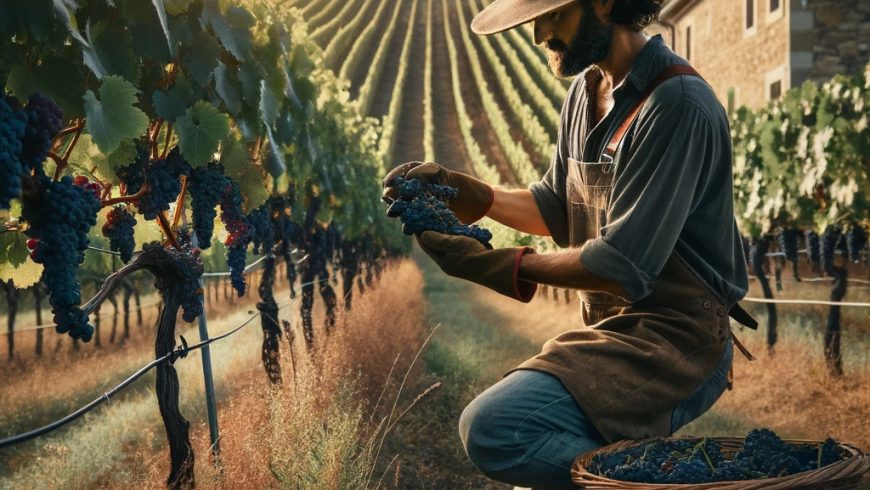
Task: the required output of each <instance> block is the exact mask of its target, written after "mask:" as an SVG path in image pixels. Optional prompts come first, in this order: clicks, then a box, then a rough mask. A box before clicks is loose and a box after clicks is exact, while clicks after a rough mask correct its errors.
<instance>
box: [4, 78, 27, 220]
mask: <svg viewBox="0 0 870 490" xmlns="http://www.w3.org/2000/svg"><path fill="white" fill-rule="evenodd" d="M16 103H17V101H15V100H14V99H13V98H11V97H8V96H4V95H3V94H0V209H9V205H10V201H12V199H14V198H16V197H18V196H19V195H20V194H21V146H22V145H21V139H22V138H23V137H24V132H25V125H24V119H23V118H22V117H21V116H20V115H19V113H18V111H16V110H15V107H14V104H16Z"/></svg>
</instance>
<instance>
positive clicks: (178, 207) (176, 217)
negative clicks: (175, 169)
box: [172, 175, 187, 230]
mask: <svg viewBox="0 0 870 490" xmlns="http://www.w3.org/2000/svg"><path fill="white" fill-rule="evenodd" d="M185 194H187V176H186V175H182V176H181V192H179V193H178V199H176V200H175V214H173V215H172V229H173V230H177V229H178V222H179V221H181V215H183V214H184V196H185Z"/></svg>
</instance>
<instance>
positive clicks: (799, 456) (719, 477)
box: [587, 429, 842, 484]
mask: <svg viewBox="0 0 870 490" xmlns="http://www.w3.org/2000/svg"><path fill="white" fill-rule="evenodd" d="M841 459H842V457H841V455H840V453H839V451H838V449H837V442H836V441H834V440H833V439H830V438H828V439H827V440H825V441H824V443H822V444H820V445H819V446H808V445H801V446H792V445H790V444H787V443H785V442H783V441H782V439H780V438H779V436H777V435H776V433H774V432H773V431H771V430H768V429H754V430H752V431H750V432H749V434H747V436H746V439H745V441H744V444H743V448H742V449H741V450H740V451H738V452H737V453H736V454H735V455H734V457H733V458H731V459H729V458H727V457H726V456H725V454H724V453H723V452H722V446H721V444H719V442H717V441H715V440H711V439H707V438H701V439H696V438H686V439H674V440H656V441H652V442H649V443H647V444H643V445H638V446H634V447H630V448H626V449H622V450H618V451H613V452H609V453H599V454H596V455H595V456H593V457H592V460H591V462H590V464H589V466H588V468H587V470H588V471H589V472H591V473H595V474H598V475H601V476H604V477H607V478H611V479H614V480H622V481H631V482H637V483H660V484H664V483H671V484H699V483H711V482H722V481H740V480H754V479H760V478H776V477H781V476H786V475H791V474H795V473H800V472H803V471H810V470H815V469H818V468H821V467H823V466H827V465H829V464H832V463H835V462H837V461H839V460H841Z"/></svg>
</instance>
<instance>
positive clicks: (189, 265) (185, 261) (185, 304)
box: [169, 228, 203, 322]
mask: <svg viewBox="0 0 870 490" xmlns="http://www.w3.org/2000/svg"><path fill="white" fill-rule="evenodd" d="M178 245H179V247H181V250H176V249H169V254H170V255H172V256H173V258H174V259H175V260H176V262H178V263H179V265H180V267H178V269H177V270H178V271H179V272H180V273H181V274H182V280H181V284H182V290H183V291H184V293H183V295H182V299H181V318H182V319H183V320H184V321H186V322H192V321H193V320H195V319H196V317H198V316H199V315H201V314H202V311H203V297H202V286H201V284H200V279H201V278H202V273H203V265H202V258H201V257H200V249H199V248H198V247H194V246H193V244H192V240H191V236H190V232H189V231H188V230H187V228H182V229H181V230H179V232H178Z"/></svg>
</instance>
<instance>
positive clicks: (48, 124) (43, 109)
mask: <svg viewBox="0 0 870 490" xmlns="http://www.w3.org/2000/svg"><path fill="white" fill-rule="evenodd" d="M23 112H24V114H25V117H26V120H27V127H26V129H25V131H24V139H23V140H22V143H23V144H24V147H23V148H22V151H21V164H22V165H23V166H24V167H25V169H26V170H28V171H29V170H32V171H34V172H35V173H36V175H43V174H44V171H43V169H42V164H43V163H44V162H45V159H46V157H48V152H49V151H50V150H51V145H52V142H53V140H54V137H55V136H57V133H59V132H60V130H61V129H63V111H62V110H61V109H60V107H58V105H57V104H55V102H54V100H52V99H51V98H50V97H48V96H46V95H43V94H41V93H38V92H37V93H35V94H33V95H31V96H30V97H29V98H28V99H27V106H26V107H24V110H23Z"/></svg>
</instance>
